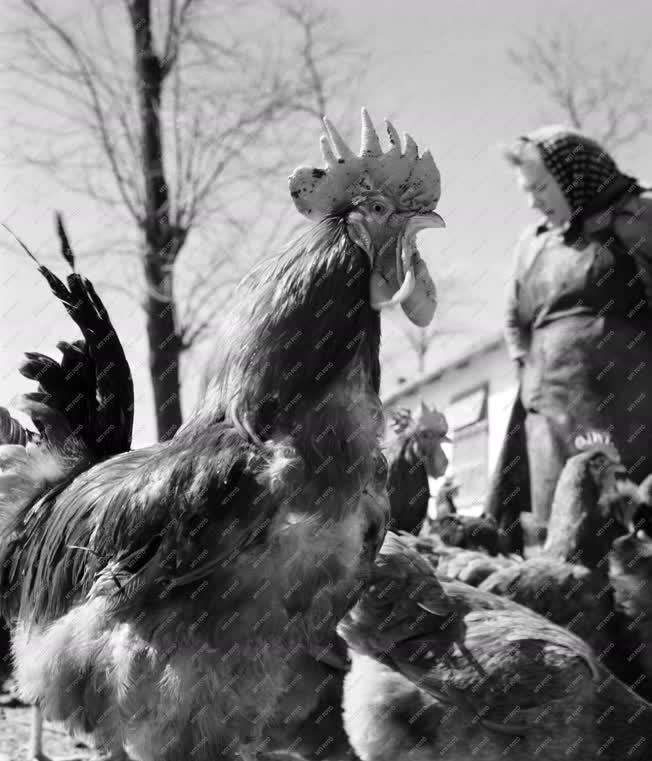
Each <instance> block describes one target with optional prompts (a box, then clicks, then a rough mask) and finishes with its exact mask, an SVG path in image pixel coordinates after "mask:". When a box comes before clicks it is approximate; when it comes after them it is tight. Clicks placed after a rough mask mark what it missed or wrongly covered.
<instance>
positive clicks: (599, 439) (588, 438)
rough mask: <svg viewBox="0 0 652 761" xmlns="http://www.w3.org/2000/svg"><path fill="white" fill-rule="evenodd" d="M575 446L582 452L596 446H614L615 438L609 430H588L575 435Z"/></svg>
mask: <svg viewBox="0 0 652 761" xmlns="http://www.w3.org/2000/svg"><path fill="white" fill-rule="evenodd" d="M574 444H575V448H576V449H579V451H580V452H585V451H586V450H587V449H591V447H595V446H606V447H614V443H613V440H612V438H611V435H610V434H609V432H608V431H588V432H587V433H586V434H580V435H579V436H576V437H575V441H574Z"/></svg>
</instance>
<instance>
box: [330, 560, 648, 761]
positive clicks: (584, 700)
mask: <svg viewBox="0 0 652 761" xmlns="http://www.w3.org/2000/svg"><path fill="white" fill-rule="evenodd" d="M383 552H384V550H383ZM393 565H394V566H399V567H400V566H403V568H404V572H403V576H404V578H410V579H411V583H410V587H411V594H406V592H407V589H406V588H405V586H402V585H395V586H394V587H393V588H391V589H390V588H389V587H386V594H385V596H384V603H383V604H382V605H378V600H377V596H373V595H371V596H369V595H367V594H366V593H365V594H363V595H362V596H361V598H360V600H359V601H358V603H357V605H356V607H355V608H354V609H353V610H352V611H351V612H350V613H348V614H347V616H346V618H345V619H344V621H343V622H342V623H341V624H340V632H341V633H342V636H344V638H345V639H346V640H347V642H348V644H349V646H350V654H351V657H352V667H351V671H350V672H349V674H348V675H347V677H346V679H345V685H344V723H345V726H346V729H347V732H348V734H349V738H350V741H351V743H352V745H353V747H354V749H355V751H356V753H357V754H358V755H359V756H360V758H362V759H364V761H385V759H386V760H387V761H390V759H392V760H393V759H396V758H405V757H409V758H415V759H419V760H420V761H429V760H430V759H433V758H439V757H440V756H441V757H445V758H450V759H453V761H467V759H469V758H478V759H481V760H483V761H496V759H499V758H511V759H518V761H525V759H531V758H541V759H544V761H558V759H559V758H562V757H563V758H569V759H571V760H574V761H586V759H589V758H595V757H598V755H599V756H600V757H604V758H611V759H613V760H614V761H615V760H616V759H620V758H622V755H623V754H624V753H629V754H630V756H631V757H632V758H635V759H638V761H643V759H646V758H648V756H649V753H650V747H651V746H652V732H650V729H649V721H650V717H652V706H650V705H649V704H647V703H645V701H643V700H642V699H641V698H639V697H638V696H636V695H635V694H634V693H633V692H631V691H630V690H628V688H627V687H625V686H624V685H623V684H621V683H620V682H618V680H617V679H615V678H614V677H613V676H612V675H610V674H609V673H608V672H607V671H606V670H605V669H603V668H601V667H600V666H599V664H598V662H597V660H596V659H595V656H594V655H593V653H592V652H591V650H590V648H588V647H587V645H586V644H585V643H584V642H583V641H582V640H581V639H579V638H578V637H576V636H574V635H573V634H571V633H569V632H567V631H566V630H564V629H562V628H560V627H558V626H555V625H554V624H551V623H549V622H547V621H546V620H545V619H543V618H541V617H539V616H537V615H535V614H534V613H532V612H530V611H528V610H527V609H525V608H523V607H521V606H520V605H517V604H515V603H513V602H511V601H509V600H503V599H500V598H498V597H495V596H494V595H491V594H487V593H484V592H480V591H479V590H476V589H473V588H471V587H469V586H467V585H465V584H462V583H460V582H444V581H442V582H441V583H440V586H439V590H438V592H435V587H434V586H433V577H432V572H431V571H430V570H428V569H427V564H426V565H423V564H422V563H420V562H419V560H418V559H417V558H416V557H414V554H413V552H412V551H409V550H407V549H406V548H405V547H403V548H402V549H401V550H400V551H399V552H398V553H396V559H395V560H394V561H393ZM418 569H419V570H418ZM421 569H422V571H421ZM396 575H397V572H393V573H392V576H393V577H396ZM422 594H424V596H425V598H427V600H428V602H427V603H426V604H425V605H424V606H423V607H422V608H420V607H419V605H418V601H420V600H421V599H422V597H421V595H422ZM410 602H411V603H412V611H411V612H410V610H409V608H410ZM431 604H433V607H434V610H435V614H434V615H433V614H432V613H431V614H430V615H429V614H428V613H427V611H426V610H424V609H423V608H426V609H427V610H428V611H429V610H430V609H431ZM445 610H449V611H455V613H456V618H455V619H454V626H455V627H456V632H457V636H459V635H461V640H460V641H459V642H458V645H459V644H461V645H462V646H463V649H462V650H459V651H458V652H454V651H450V654H449V657H448V659H444V658H441V657H437V656H438V654H440V653H441V652H442V650H443V648H444V647H446V646H447V642H448V643H450V642H451V641H452V640H453V637H452V636H451V635H450V634H448V632H447V631H446V630H442V626H441V618H440V616H441V615H442V614H443V613H444V612H445ZM388 617H389V620H390V621H391V622H392V623H390V624H389V625H387V624H386V622H387V621H388ZM381 629H382V630H383V631H384V632H385V635H384V636H383V637H382V640H381V639H380V638H379V635H378V631H379V630H381ZM415 635H416V636H415ZM469 654H470V655H471V658H469ZM480 716H481V717H482V718H481V719H480V718H479V717H480ZM614 740H615V742H614Z"/></svg>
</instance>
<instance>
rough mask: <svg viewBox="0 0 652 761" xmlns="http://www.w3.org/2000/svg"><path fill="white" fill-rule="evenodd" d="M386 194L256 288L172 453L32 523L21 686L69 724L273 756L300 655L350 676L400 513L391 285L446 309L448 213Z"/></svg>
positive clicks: (122, 469) (145, 452)
mask: <svg viewBox="0 0 652 761" xmlns="http://www.w3.org/2000/svg"><path fill="white" fill-rule="evenodd" d="M399 152H400V146H399ZM416 156H417V154H416V153H415V155H414V157H413V156H411V155H410V156H407V157H406V161H407V163H408V164H410V162H414V161H416ZM369 161H372V159H371V158H370V159H369ZM369 161H366V163H365V165H367V164H368V163H369ZM404 163H405V162H403V163H402V164H401V166H403V164H404ZM418 179H419V182H420V183H421V184H423V181H424V177H423V176H421V175H419V177H418ZM408 185H409V182H408ZM420 189H421V191H422V193H423V192H425V191H426V190H428V189H427V188H425V187H421V188H420ZM384 190H385V195H383V189H376V188H372V187H366V189H365V190H364V192H362V189H361V195H358V196H356V199H355V201H354V202H353V203H352V205H348V206H345V207H342V208H339V207H338V209H337V212H336V213H333V214H332V215H331V216H328V217H326V218H324V219H322V220H321V221H320V222H319V223H318V224H317V225H316V227H315V229H314V230H313V231H311V232H310V233H309V234H308V235H306V236H304V237H303V238H302V239H301V240H299V241H298V242H296V243H295V244H293V245H291V246H289V247H288V248H287V249H286V250H285V251H284V252H283V253H282V254H281V255H280V256H278V257H276V258H275V259H274V260H272V261H270V262H267V263H265V264H263V265H261V266H260V267H258V268H256V270H255V271H254V272H253V273H252V274H251V275H250V276H248V277H247V278H245V280H244V281H243V282H242V283H241V285H240V286H239V288H238V290H237V292H236V294H235V297H234V303H233V309H232V310H231V312H230V314H229V315H227V316H226V318H225V320H224V324H223V325H222V327H221V330H220V332H219V336H218V337H217V342H216V353H215V363H216V364H215V366H214V368H213V373H212V377H211V379H210V381H209V382H208V383H207V384H206V392H205V395H204V398H203V400H202V401H201V403H200V405H199V406H198V409H197V410H196V412H195V413H194V414H193V415H192V416H191V417H190V418H189V419H188V421H187V423H186V424H185V425H184V426H183V427H182V428H181V429H180V430H179V431H178V432H177V434H176V435H175V437H174V438H173V439H172V440H171V441H169V442H166V443H161V444H155V445H153V446H151V447H147V448H145V449H142V450H138V451H130V452H123V453H122V454H117V455H115V456H113V457H110V458H108V459H106V460H104V461H102V462H99V463H97V464H95V465H93V466H92V467H90V468H87V469H86V470H84V471H83V472H74V473H71V474H70V475H69V476H68V477H65V478H62V479H61V480H60V481H59V482H58V483H56V484H55V485H51V487H50V488H49V489H47V490H45V491H44V492H43V491H42V490H41V491H42V493H40V494H39V495H38V498H37V499H36V501H34V500H32V501H30V502H28V503H26V504H24V505H22V506H21V507H20V508H19V509H17V510H16V511H14V514H13V515H12V517H11V533H10V537H9V539H8V541H5V542H4V543H3V547H2V549H1V550H0V568H1V569H2V573H3V575H4V579H5V583H6V585H7V587H6V588H8V589H10V593H9V595H8V597H7V599H6V600H5V603H4V604H5V606H6V607H5V610H8V611H9V613H10V614H11V615H13V616H15V617H16V618H17V619H18V621H19V626H18V628H17V632H16V638H15V652H16V661H17V674H18V678H19V682H20V684H21V687H22V689H23V691H24V692H25V694H27V695H29V696H30V697H31V698H32V699H34V700H38V701H39V702H40V703H41V704H42V705H43V707H44V709H45V710H46V711H47V712H48V713H49V715H51V716H52V717H54V718H57V719H61V720H64V721H66V722H67V724H68V725H69V726H71V727H73V728H82V729H84V730H86V731H92V732H93V733H94V734H95V736H96V738H97V739H98V740H99V742H100V743H109V742H112V743H113V744H114V745H115V743H116V742H117V743H119V744H121V745H123V746H124V747H126V748H127V750H130V751H131V752H132V753H133V755H135V756H137V757H138V758H141V759H144V760H149V759H152V760H153V759H157V761H158V760H160V759H164V758H169V759H172V758H174V759H181V758H183V759H188V758H194V759H196V761H201V760H202V759H207V760H208V759H213V758H215V757H216V756H218V755H223V756H225V757H227V758H229V757H230V758H233V757H236V756H238V755H243V754H244V755H246V754H253V753H256V752H258V751H259V750H263V749H264V748H262V746H261V745H260V744H261V743H263V741H264V736H263V733H264V731H265V728H266V727H268V728H270V731H271V728H274V727H277V726H278V725H279V723H280V722H282V721H283V718H284V712H283V703H285V704H287V701H288V700H291V699H292V694H291V693H292V686H293V678H294V675H293V673H292V662H291V661H292V654H294V653H298V652H302V651H303V652H304V653H306V654H307V655H308V656H310V657H312V658H316V659H319V658H320V657H325V658H328V655H327V651H328V643H329V642H331V640H332V637H333V634H334V628H335V624H336V622H337V621H338V620H339V619H340V618H341V617H342V616H343V615H344V613H345V612H346V611H347V610H348V609H349V608H350V607H351V605H353V604H354V603H355V600H356V597H357V595H358V593H359V589H360V584H361V582H362V580H363V579H364V578H365V577H366V575H367V573H368V571H369V568H370V567H371V564H372V562H373V559H374V557H375V555H376V552H377V550H378V548H379V546H380V543H381V542H382V539H383V536H384V532H385V522H386V519H387V515H388V508H389V506H388V501H387V495H386V478H387V466H386V461H385V458H384V456H383V455H382V453H381V449H380V436H381V433H382V430H383V418H382V408H381V404H380V400H379V398H378V389H379V382H380V371H379V358H378V352H379V344H380V320H379V314H378V311H377V308H374V306H373V305H372V300H373V299H374V294H377V292H378V282H377V281H378V279H384V278H386V279H385V280H384V282H385V284H386V286H387V287H388V288H389V289H390V291H391V290H392V288H393V289H394V290H395V291H397V292H399V291H400V293H399V294H398V296H400V298H401V299H407V298H408V297H411V298H412V301H411V302H410V304H409V310H412V309H416V308H417V306H418V302H419V300H420V299H422V298H426V295H427V294H426V293H425V291H424V290H423V289H426V290H427V286H428V282H427V279H424V278H423V277H420V278H417V280H418V283H416V284H415V272H416V270H417V269H418V270H419V273H420V275H422V274H423V273H422V271H421V270H422V269H423V268H424V267H425V265H423V262H421V261H420V260H419V261H417V260H418V252H417V251H416V246H415V242H414V237H415V234H416V229H420V226H421V227H422V226H424V225H425V223H426V222H432V221H433V220H434V219H435V217H436V215H434V214H432V213H431V211H430V209H431V207H432V203H434V201H433V196H432V194H431V193H425V195H423V197H424V198H427V199H428V203H429V204H430V206H429V209H428V210H426V211H427V212H428V214H429V215H430V216H428V215H427V214H426V215H424V214H423V213H422V214H419V212H420V211H423V210H421V209H420V207H419V203H418V199H416V198H415V199H413V200H414V203H412V205H411V207H410V208H407V209H403V208H402V207H401V206H400V203H399V201H400V199H395V198H393V197H391V194H390V195H389V196H388V195H387V189H384ZM404 190H406V187H405V184H404V185H403V187H402V189H401V192H403V191H404ZM436 219H437V220H439V218H438V217H436ZM439 221H441V220H439ZM397 250H398V251H399V252H401V259H400V261H401V272H400V273H397V272H396V271H394V272H392V271H391V267H390V265H389V262H390V261H396V255H395V252H396V251H397ZM388 252H389V254H388ZM388 257H389V258H388ZM417 265H418V266H417ZM71 278H78V276H76V275H73V276H71ZM401 279H403V280H404V281H405V282H404V283H402V284H401V282H400V281H401ZM69 282H70V281H69ZM77 282H78V281H77V280H76V279H75V280H73V281H72V283H71V284H70V291H71V292H72V291H73V287H74V288H77ZM374 283H375V285H374ZM415 289H416V290H415ZM419 289H421V290H419ZM57 295H58V296H59V297H60V298H61V300H62V301H64V304H66V305H67V301H66V299H68V298H69V297H68V296H67V294H64V293H63V292H57ZM406 304H407V301H406ZM67 308H68V307H67ZM429 308H430V307H429ZM409 310H408V311H409ZM88 317H89V319H90V320H91V321H92V320H93V319H94V316H93V314H90V315H88ZM80 319H81V318H80ZM85 319H86V315H85V314H84V320H85ZM43 367H44V368H45V367H46V366H45V364H43ZM46 372H48V373H50V374H52V375H53V377H57V373H58V371H57V370H56V369H54V368H53V367H52V366H51V365H49V364H48V365H47V368H46ZM96 382H97V384H98V386H99V382H100V374H99V373H98V374H97V376H96ZM108 390H109V391H110V389H108ZM96 412H97V414H98V415H100V416H101V409H100V408H98V410H96ZM91 417H92V415H91ZM90 438H91V439H92V436H90Z"/></svg>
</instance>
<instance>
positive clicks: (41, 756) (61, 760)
mask: <svg viewBox="0 0 652 761" xmlns="http://www.w3.org/2000/svg"><path fill="white" fill-rule="evenodd" d="M28 757H29V758H30V759H31V761H85V757H82V756H66V757H61V756H59V757H57V758H56V759H53V758H50V756H46V755H45V753H43V712H42V711H41V707H40V706H39V705H34V706H32V723H31V726H30V735H29V756H28ZM103 761H129V760H128V758H127V756H126V755H115V756H114V755H113V754H112V755H111V757H110V759H104V760H103Z"/></svg>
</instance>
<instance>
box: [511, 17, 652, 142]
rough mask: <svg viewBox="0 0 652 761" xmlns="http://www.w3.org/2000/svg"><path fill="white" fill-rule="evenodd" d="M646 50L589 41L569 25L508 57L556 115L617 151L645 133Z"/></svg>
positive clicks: (649, 102) (651, 101)
mask: <svg viewBox="0 0 652 761" xmlns="http://www.w3.org/2000/svg"><path fill="white" fill-rule="evenodd" d="M647 55H648V51H647V50H640V51H634V50H630V49H628V48H625V49H624V52H623V49H622V47H621V48H619V49H618V51H616V50H614V49H613V48H612V47H610V45H609V42H605V41H602V40H600V41H598V40H594V41H593V42H591V41H590V40H589V38H588V36H587V33H586V32H585V31H582V30H579V29H578V28H576V27H574V26H573V25H572V24H569V23H567V22H565V23H564V24H563V25H560V26H559V27H558V28H556V29H553V30H552V31H549V30H546V31H543V30H542V31H540V32H539V33H537V34H536V35H533V36H531V37H528V38H526V39H525V40H524V42H523V45H522V47H521V48H520V49H518V50H511V51H510V52H509V56H510V58H511V60H512V61H513V63H514V64H515V65H516V66H517V67H518V69H520V70H521V72H522V73H523V74H524V75H525V76H526V77H527V79H528V80H529V81H530V82H531V83H532V84H534V85H535V86H537V87H538V88H539V89H540V90H542V91H543V93H544V94H545V96H546V97H547V99H548V101H549V102H550V104H551V105H552V106H553V107H554V108H555V110H556V112H557V114H558V115H560V116H561V117H562V118H563V119H565V120H567V121H568V122H570V124H571V125H572V126H574V127H577V128H578V129H586V130H589V131H590V132H591V133H592V134H593V135H594V136H595V137H596V138H597V139H598V140H600V141H601V142H602V143H603V144H604V145H605V146H607V147H610V148H618V147H619V146H621V145H623V144H625V143H628V142H630V141H632V140H634V139H635V138H636V137H638V136H639V135H641V134H643V133H645V132H647V131H648V130H649V128H650V123H651V110H652V87H650V86H649V85H648V84H647V82H648V81H649V77H646V76H645V74H644V67H645V65H646V58H647Z"/></svg>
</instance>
